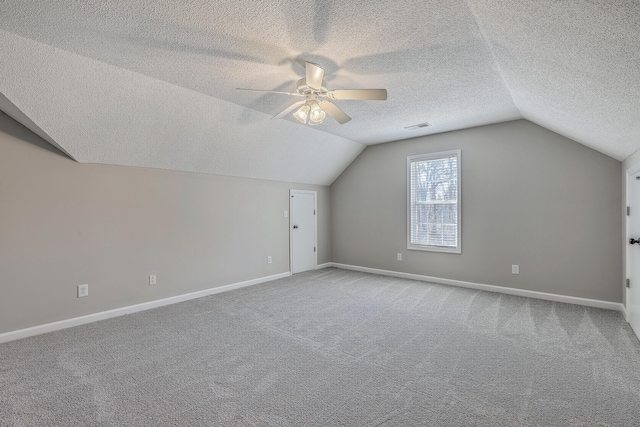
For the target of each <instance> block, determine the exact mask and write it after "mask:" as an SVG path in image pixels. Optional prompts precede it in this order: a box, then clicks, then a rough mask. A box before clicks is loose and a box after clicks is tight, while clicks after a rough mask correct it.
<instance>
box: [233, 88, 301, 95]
mask: <svg viewBox="0 0 640 427" xmlns="http://www.w3.org/2000/svg"><path fill="white" fill-rule="evenodd" d="M236 90H246V91H249V92H263V93H264V92H266V93H280V94H282V95H291V96H304V95H300V94H299V93H298V92H283V91H280V90H262V89H244V88H241V87H237V88H236Z"/></svg>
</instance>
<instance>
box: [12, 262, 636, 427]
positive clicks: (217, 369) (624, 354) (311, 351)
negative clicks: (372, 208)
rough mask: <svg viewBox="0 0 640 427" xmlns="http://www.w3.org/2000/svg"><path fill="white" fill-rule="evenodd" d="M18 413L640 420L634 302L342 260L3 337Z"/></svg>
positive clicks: (390, 420)
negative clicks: (589, 302) (437, 278)
mask: <svg viewBox="0 0 640 427" xmlns="http://www.w3.org/2000/svg"><path fill="white" fill-rule="evenodd" d="M0 386H1V394H0V425H3V426H7V425H10V426H94V425H96V426H111V425H119V426H143V425H149V426H164V425H180V426H199V425H201V426H214V425H224V426H245V425H246V426H254V425H257V426H262V425H264V426H300V425H307V426H314V425H321V426H341V425H349V426H351V425H353V426H375V425H395V426H411V425H433V426H435V425H439V426H464V425H470V426H471V425H473V426H501V425H508V426H518V425H535V426H558V425H578V426H586V425H589V426H591V425H620V426H637V425H640V343H639V342H638V340H637V339H636V338H635V336H634V335H633V332H632V331H631V329H630V328H629V326H628V325H627V324H626V323H625V322H624V319H623V317H622V315H621V314H620V313H617V312H613V311H607V310H601V309H593V308H586V307H580V306H574V305H568V304H560V303H552V302H547V301H539V300H533V299H527V298H520V297H513V296H507V295H500V294H495V293H488V292H479V291H473V290H468V289H462V288H455V287H448V286H442V285H435V284H430V283H424V282H417V281H411V280H402V279H393V278H388V277H382V276H376V275H370V274H363V273H357V272H351V271H345V270H338V269H325V270H319V271H315V272H308V273H302V274H298V275H295V276H293V277H290V278H286V279H281V280H278V281H274V282H270V283H265V284H261V285H256V286H253V287H249V288H243V289H239V290H236V291H232V292H227V293H222V294H217V295H213V296H210V297H206V298H201V299H198V300H193V301H188V302H184V303H180V304H175V305H172V306H167V307H163V308H158V309H154V310H150V311H146V312H142V313H137V314H132V315H128V316H123V317H119V318H115V319H110V320H106V321H102V322H97V323H92V324H89V325H84V326H79V327H76V328H72V329H67V330H63V331H58V332H54V333H50V334H46V335H40V336H37V337H32V338H27V339H24V340H20V341H15V342H10V343H5V344H2V345H0Z"/></svg>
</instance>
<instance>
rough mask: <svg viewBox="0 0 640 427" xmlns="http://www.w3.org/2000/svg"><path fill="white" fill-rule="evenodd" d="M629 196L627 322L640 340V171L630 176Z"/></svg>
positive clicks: (628, 184) (628, 182)
mask: <svg viewBox="0 0 640 427" xmlns="http://www.w3.org/2000/svg"><path fill="white" fill-rule="evenodd" d="M627 194H628V196H627V197H628V200H627V203H628V205H627V206H629V216H628V217H627V234H628V235H627V271H628V274H629V275H628V278H629V284H630V286H629V287H628V288H627V321H628V322H629V324H630V325H631V328H633V330H634V332H635V333H636V335H637V336H638V337H639V338H640V243H638V242H635V240H636V239H640V171H638V172H636V173H634V174H629V179H628V181H627ZM631 239H634V240H633V242H634V243H631Z"/></svg>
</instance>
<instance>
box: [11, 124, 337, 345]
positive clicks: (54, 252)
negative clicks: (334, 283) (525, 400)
mask: <svg viewBox="0 0 640 427" xmlns="http://www.w3.org/2000/svg"><path fill="white" fill-rule="evenodd" d="M290 188H297V189H306V190H316V191H317V192H318V249H319V253H318V263H320V264H321V263H325V262H329V261H330V260H331V252H330V251H331V245H330V232H329V220H330V215H329V212H330V211H329V202H330V198H329V188H328V187H321V186H313V185H302V184H292V183H285V182H275V181H262V180H255V179H246V178H234V177H224V176H216V175H204V174H194V173H183V172H174V171H163V170H156V169H142V168H131V167H118V166H106V165H88V164H78V163H75V162H74V161H72V160H70V159H68V158H66V157H64V156H63V155H62V154H60V153H59V152H57V151H56V150H55V149H54V148H52V147H51V146H50V145H49V144H47V143H46V142H44V141H43V140H42V139H40V138H39V137H38V136H36V135H35V134H33V133H31V132H30V131H29V130H27V129H26V128H24V127H22V125H20V124H18V123H17V122H15V121H13V120H12V119H10V118H9V117H7V116H6V115H4V114H0V333H2V332H7V331H12V330H16V329H21V328H25V327H29V326H34V325H39V324H43V323H47V322H52V321H57V320H62V319H67V318H72V317H76V316H81V315H85V314H90V313H94V312H99V311H103V310H108V309H113V308H117V307H123V306H127V305H131V304H137V303H141V302H146V301H151V300H155V299H160V298H165V297H169V296H174V295H180V294H184V293H188V292H193V291H197V290H202V289H208V288H211V287H215V286H219V285H225V284H229V283H235V282H239V281H244V280H249V279H254V278H259V277H264V276H269V275H273V274H277V273H283V272H287V271H289V227H288V221H289V220H288V219H287V218H284V216H283V211H284V210H285V209H287V210H288V209H289V189H290ZM267 255H271V256H272V257H273V263H272V264H270V265H268V264H267V263H266V259H267ZM151 273H153V274H157V277H158V284H157V285H156V286H149V285H148V275H149V274H151ZM83 283H88V284H89V297H87V298H81V299H78V298H76V286H77V285H79V284H83Z"/></svg>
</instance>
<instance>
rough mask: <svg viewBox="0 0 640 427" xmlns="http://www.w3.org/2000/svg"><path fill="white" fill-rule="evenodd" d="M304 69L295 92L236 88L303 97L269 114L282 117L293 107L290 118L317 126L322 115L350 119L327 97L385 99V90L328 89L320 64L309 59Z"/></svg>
mask: <svg viewBox="0 0 640 427" xmlns="http://www.w3.org/2000/svg"><path fill="white" fill-rule="evenodd" d="M304 68H305V73H306V77H305V78H303V79H300V80H298V82H297V83H296V91H295V92H282V91H275V90H260V89H242V88H238V90H249V91H255V92H267V93H279V94H283V95H290V96H300V97H304V98H305V99H304V100H302V101H299V102H296V103H294V104H293V105H291V106H289V107H288V108H286V109H285V110H284V111H282V112H281V113H279V114H277V115H275V116H273V118H274V119H279V118H282V117H284V116H286V115H287V114H289V113H290V112H292V111H294V110H296V109H297V111H296V112H295V113H293V117H295V118H296V119H297V120H299V121H300V122H302V123H309V124H310V125H319V124H320V123H322V121H323V120H324V118H325V115H326V114H328V115H329V116H331V117H333V118H334V119H335V120H336V121H337V122H338V123H340V124H345V123H347V122H348V121H349V120H351V117H349V116H348V115H347V114H346V113H345V112H344V111H342V110H341V109H340V108H338V107H337V106H336V105H335V104H333V103H332V102H331V101H330V100H342V99H353V100H364V101H370V100H379V101H384V100H385V99H387V90H386V89H336V90H328V89H327V88H326V87H325V83H324V82H323V81H322V78H323V77H324V70H323V69H322V68H320V66H318V65H317V64H314V63H312V62H305V66H304Z"/></svg>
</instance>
